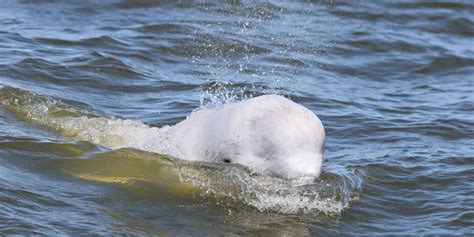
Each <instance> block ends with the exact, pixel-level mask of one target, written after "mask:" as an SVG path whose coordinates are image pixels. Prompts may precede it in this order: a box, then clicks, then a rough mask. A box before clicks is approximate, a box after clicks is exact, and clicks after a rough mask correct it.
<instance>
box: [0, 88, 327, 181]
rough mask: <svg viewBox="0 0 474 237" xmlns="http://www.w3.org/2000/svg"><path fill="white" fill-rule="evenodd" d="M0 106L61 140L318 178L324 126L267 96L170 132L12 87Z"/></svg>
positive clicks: (203, 114) (214, 110)
mask: <svg viewBox="0 0 474 237" xmlns="http://www.w3.org/2000/svg"><path fill="white" fill-rule="evenodd" d="M0 108H6V109H8V110H10V111H12V112H14V113H16V114H17V115H18V116H20V117H21V118H23V119H25V120H27V121H30V122H32V123H34V124H37V125H42V126H46V127H48V128H51V129H53V130H55V131H57V132H58V133H60V134H61V135H64V136H65V137H70V138H73V139H75V140H84V141H89V142H92V143H95V144H98V145H101V146H104V147H107V148H110V149H119V148H125V147H131V148H136V149H140V150H144V151H150V152H155V153H160V154H167V155H171V156H174V157H177V158H180V159H187V160H204V161H217V162H226V163H239V164H242V165H245V166H247V167H250V168H252V169H254V170H256V171H260V172H263V173H266V174H269V175H273V176H278V177H282V178H288V179H292V178H296V177H300V176H311V177H317V176H319V174H320V173H321V166H322V160H323V159H322V153H323V146H324V139H325V133H324V127H323V125H322V123H321V121H320V120H319V118H318V117H317V116H316V115H315V114H314V113H313V112H311V111H310V110H308V109H306V108H305V107H303V106H301V105H298V104H296V103H294V102H292V101H290V100H288V99H285V98H284V97H281V96H277V95H264V96H259V97H255V98H251V99H247V100H244V101H241V102H237V103H229V104H224V105H220V106H215V107H210V108H201V109H198V110H196V111H194V112H193V113H191V115H189V116H188V117H187V118H186V119H185V120H183V121H182V122H180V123H178V124H176V125H174V126H164V127H161V128H157V127H149V126H148V125H145V124H143V123H141V122H139V121H132V120H122V119H110V118H106V117H102V116H100V115H96V114H94V113H91V112H89V111H85V110H82V109H81V108H76V107H71V106H70V105H68V104H65V103H63V102H62V101H59V100H55V99H52V98H48V97H44V96H41V95H38V94H35V93H32V92H28V91H23V90H20V89H16V88H11V87H5V88H1V89H0Z"/></svg>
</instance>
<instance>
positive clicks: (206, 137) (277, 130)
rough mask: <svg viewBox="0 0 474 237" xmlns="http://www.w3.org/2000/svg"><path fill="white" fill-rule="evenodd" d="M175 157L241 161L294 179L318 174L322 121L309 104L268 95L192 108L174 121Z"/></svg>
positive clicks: (322, 143)
mask: <svg viewBox="0 0 474 237" xmlns="http://www.w3.org/2000/svg"><path fill="white" fill-rule="evenodd" d="M170 139H171V142H172V144H173V145H174V146H175V148H176V150H177V153H179V154H175V155H176V156H177V157H179V158H182V159H188V160H210V161H220V162H226V163H239V164H242V165H245V166H248V167H251V168H253V169H254V170H257V171H260V172H263V173H266V174H270V175H273V176H278V177H282V178H287V179H292V178H297V177H301V176H311V177H318V176H319V175H320V173H321V169H322V162H323V156H322V155H323V147H324V140H325V132H324V127H323V124H322V123H321V121H320V120H319V118H318V117H317V116H316V115H315V114H314V113H313V112H311V111H310V110H309V109H307V108H305V107H303V106H301V105H299V104H296V103H294V102H292V101H290V100H288V99H286V98H284V97H282V96H277V95H264V96H259V97H255V98H251V99H247V100H244V101H241V102H238V103H231V104H225V105H221V106H218V107H214V108H207V109H201V110H197V111H195V112H193V113H192V114H191V115H190V116H189V117H188V118H186V119H185V120H184V121H182V122H180V123H178V124H176V125H175V126H173V127H172V134H171V136H170Z"/></svg>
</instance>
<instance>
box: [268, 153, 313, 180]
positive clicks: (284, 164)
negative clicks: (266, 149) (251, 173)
mask: <svg viewBox="0 0 474 237" xmlns="http://www.w3.org/2000/svg"><path fill="white" fill-rule="evenodd" d="M276 165H277V166H279V167H274V168H273V170H274V171H275V175H277V176H280V177H282V178H286V179H294V178H299V177H319V175H320V174H321V171H322V156H321V155H320V154H315V153H306V154H296V155H293V156H289V157H285V158H282V159H280V160H279V162H278V163H277V164H276Z"/></svg>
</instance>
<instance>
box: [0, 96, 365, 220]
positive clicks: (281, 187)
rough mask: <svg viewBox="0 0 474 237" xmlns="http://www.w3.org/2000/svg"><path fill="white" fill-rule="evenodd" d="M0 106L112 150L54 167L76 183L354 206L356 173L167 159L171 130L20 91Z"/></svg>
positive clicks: (304, 208)
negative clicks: (307, 173)
mask: <svg viewBox="0 0 474 237" xmlns="http://www.w3.org/2000/svg"><path fill="white" fill-rule="evenodd" d="M0 108H4V109H7V110H8V111H11V112H13V113H14V114H16V115H17V116H18V117H19V118H20V119H23V120H25V121H27V122H30V123H33V124H36V125H41V126H44V127H47V128H49V129H51V130H53V131H55V132H57V133H59V134H61V135H63V136H64V137H66V138H68V139H72V140H83V141H88V142H91V143H94V144H98V145H100V146H104V147H106V148H109V149H112V150H106V151H98V152H93V153H92V154H90V153H87V154H86V155H84V156H85V157H79V158H75V159H74V158H68V159H61V160H59V161H58V162H59V164H60V167H61V168H62V169H64V170H65V171H66V172H67V173H70V174H72V175H73V176H75V177H78V178H82V179H87V180H93V181H98V182H106V183H113V184H116V185H124V186H127V187H131V188H132V189H135V190H137V189H139V190H148V191H153V190H155V191H156V189H158V190H164V191H165V192H166V193H168V194H170V195H172V196H173V197H176V198H179V197H183V196H184V197H192V196H193V195H194V193H196V192H198V193H200V194H201V195H204V196H207V197H213V198H215V199H216V200H217V203H219V204H222V205H226V206H228V205H230V206H234V205H239V206H242V205H244V206H248V207H252V208H255V209H257V210H259V211H269V212H279V213H287V214H315V213H323V214H327V215H334V214H340V213H341V212H342V211H343V210H345V209H347V208H348V207H349V206H350V204H351V203H352V202H354V201H356V200H358V197H359V194H360V192H361V189H362V183H363V181H362V180H363V178H362V174H360V173H358V172H357V171H354V172H349V173H348V174H336V173H331V172H324V173H323V174H322V175H321V176H320V177H319V178H317V179H310V180H308V179H293V180H286V179H280V178H276V177H272V176H267V175H264V174H261V173H259V172H256V171H254V170H252V169H250V168H248V167H245V166H242V165H239V164H225V163H215V162H207V161H188V160H182V159H179V158H175V157H172V156H169V155H166V154H174V155H175V154H178V155H177V157H179V152H178V151H176V150H175V149H176V148H175V147H174V146H173V143H171V142H170V141H171V140H172V139H176V138H173V137H170V136H179V134H178V135H176V133H174V131H173V129H174V128H173V126H164V127H161V128H158V127H150V126H148V125H146V124H143V123H141V122H138V121H132V120H122V119H113V118H108V117H105V116H101V115H99V114H97V113H95V112H93V111H90V110H89V109H87V108H82V107H78V106H72V105H70V104H68V103H66V102H64V101H61V100H58V99H54V98H50V97H46V96H42V95H38V94H35V93H33V92H29V91H25V90H21V89H16V88H11V87H4V88H2V89H0ZM177 131H179V130H177ZM145 192H147V191H145Z"/></svg>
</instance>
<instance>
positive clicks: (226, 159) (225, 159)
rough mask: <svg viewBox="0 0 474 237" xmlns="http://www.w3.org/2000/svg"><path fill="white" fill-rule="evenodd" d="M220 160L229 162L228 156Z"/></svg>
mask: <svg viewBox="0 0 474 237" xmlns="http://www.w3.org/2000/svg"><path fill="white" fill-rule="evenodd" d="M222 161H224V162H225V163H230V159H229V158H224V159H222Z"/></svg>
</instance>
